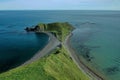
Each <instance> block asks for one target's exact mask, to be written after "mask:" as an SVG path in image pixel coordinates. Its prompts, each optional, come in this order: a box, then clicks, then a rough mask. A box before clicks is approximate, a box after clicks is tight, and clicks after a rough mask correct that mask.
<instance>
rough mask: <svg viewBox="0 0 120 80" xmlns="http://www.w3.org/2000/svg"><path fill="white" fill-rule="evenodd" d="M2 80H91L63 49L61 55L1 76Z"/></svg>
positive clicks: (51, 55)
mask: <svg viewBox="0 0 120 80" xmlns="http://www.w3.org/2000/svg"><path fill="white" fill-rule="evenodd" d="M57 51H58V50H57ZM55 52H56V51H54V52H53V53H55ZM0 80H89V78H88V76H86V75H85V74H84V73H83V72H81V71H80V70H79V68H78V67H77V66H76V65H75V63H74V62H73V61H72V60H71V58H70V57H69V55H68V53H67V52H66V51H65V49H63V48H62V49H59V54H50V55H49V56H46V57H44V58H41V59H39V60H38V61H35V62H33V63H31V64H28V65H25V66H21V67H18V68H16V69H12V70H10V71H8V72H5V73H3V74H0Z"/></svg>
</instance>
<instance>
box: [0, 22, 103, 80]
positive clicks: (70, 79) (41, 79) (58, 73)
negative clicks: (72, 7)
mask: <svg viewBox="0 0 120 80" xmlns="http://www.w3.org/2000/svg"><path fill="white" fill-rule="evenodd" d="M74 29H75V28H74V27H72V25H71V24H69V23H68V22H64V23H61V22H55V23H48V24H44V23H40V24H38V25H36V26H34V27H27V28H26V29H25V30H26V31H27V32H31V31H33V32H35V33H36V34H39V33H45V34H47V35H49V37H50V40H49V43H48V44H47V45H46V47H45V48H44V49H43V50H42V51H38V53H36V54H35V55H34V56H33V57H32V58H31V59H30V60H28V61H26V62H25V63H24V64H22V65H21V66H19V67H17V68H14V69H11V70H9V71H7V72H5V73H2V74H0V79H1V80H102V79H101V78H100V77H99V76H98V75H96V74H94V73H92V72H91V71H90V70H89V69H87V68H86V67H85V65H83V64H82V63H81V62H80V61H79V60H78V59H77V55H76V54H75V53H74V52H73V50H72V48H71V47H70V44H69V38H70V37H71V35H72V33H71V32H72V31H73V30H74ZM75 63H76V64H77V65H76V64H75Z"/></svg>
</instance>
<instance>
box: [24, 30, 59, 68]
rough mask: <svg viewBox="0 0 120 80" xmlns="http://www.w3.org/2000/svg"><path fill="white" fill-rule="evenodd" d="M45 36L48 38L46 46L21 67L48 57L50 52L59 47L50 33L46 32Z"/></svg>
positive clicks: (57, 41)
mask: <svg viewBox="0 0 120 80" xmlns="http://www.w3.org/2000/svg"><path fill="white" fill-rule="evenodd" d="M44 33H45V32H44ZM45 34H47V35H48V36H49V42H48V44H47V45H46V46H45V47H44V48H43V49H42V50H40V51H38V52H37V53H36V54H35V55H34V56H33V57H32V58H31V59H29V60H28V61H26V62H25V63H24V64H22V66H23V65H26V64H29V63H31V62H33V61H36V60H38V59H40V58H41V57H44V56H46V55H48V54H49V53H50V52H51V51H52V50H54V49H55V48H56V47H57V46H58V45H60V41H59V40H58V39H57V38H56V37H55V36H53V35H52V34H51V33H47V32H46V33H45Z"/></svg>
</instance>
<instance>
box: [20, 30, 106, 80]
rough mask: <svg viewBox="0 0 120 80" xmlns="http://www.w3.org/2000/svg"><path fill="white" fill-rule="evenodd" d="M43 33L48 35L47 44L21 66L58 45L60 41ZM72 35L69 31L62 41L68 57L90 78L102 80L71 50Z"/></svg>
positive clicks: (44, 54) (49, 34) (42, 55)
mask: <svg viewBox="0 0 120 80" xmlns="http://www.w3.org/2000/svg"><path fill="white" fill-rule="evenodd" d="M44 33H45V34H47V35H48V36H49V42H48V44H47V45H46V46H45V47H44V48H43V49H42V50H40V51H38V52H37V53H36V54H35V55H34V56H33V57H32V58H31V59H29V60H28V61H26V62H25V63H24V64H22V66H24V65H26V64H30V63H32V62H33V61H36V60H38V59H40V58H42V57H44V56H46V55H48V54H50V52H51V51H52V50H54V49H56V47H57V46H58V45H60V44H61V43H60V41H59V40H58V39H57V38H56V37H55V36H54V35H53V34H51V33H48V32H44ZM71 36H72V33H70V34H69V35H68V36H67V37H66V39H65V41H64V42H63V43H62V44H63V45H64V47H65V48H66V49H67V51H68V53H69V54H70V57H71V58H72V59H73V61H74V62H75V63H76V65H77V66H78V68H79V69H80V70H81V71H82V72H84V73H85V74H86V75H88V77H89V78H90V79H91V80H104V79H103V78H102V77H101V76H99V75H98V74H97V73H95V72H93V71H92V70H91V69H90V68H89V67H87V66H86V65H85V64H84V63H83V62H82V61H81V60H80V59H79V57H78V55H77V54H76V53H75V51H74V50H73V48H72V47H71V45H70V37H71Z"/></svg>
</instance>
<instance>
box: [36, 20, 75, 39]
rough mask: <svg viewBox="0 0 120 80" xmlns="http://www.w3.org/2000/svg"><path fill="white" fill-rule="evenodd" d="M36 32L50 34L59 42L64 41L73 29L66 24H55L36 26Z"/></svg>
mask: <svg viewBox="0 0 120 80" xmlns="http://www.w3.org/2000/svg"><path fill="white" fill-rule="evenodd" d="M35 29H36V31H47V32H52V33H53V34H55V35H56V37H57V38H58V39H59V40H60V41H64V40H65V38H66V36H67V35H68V34H69V33H70V32H71V31H72V30H73V29H74V28H73V27H72V25H71V24H69V23H68V22H64V23H61V22H55V23H49V24H42V23H40V24H38V25H37V26H36V27H35Z"/></svg>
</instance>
